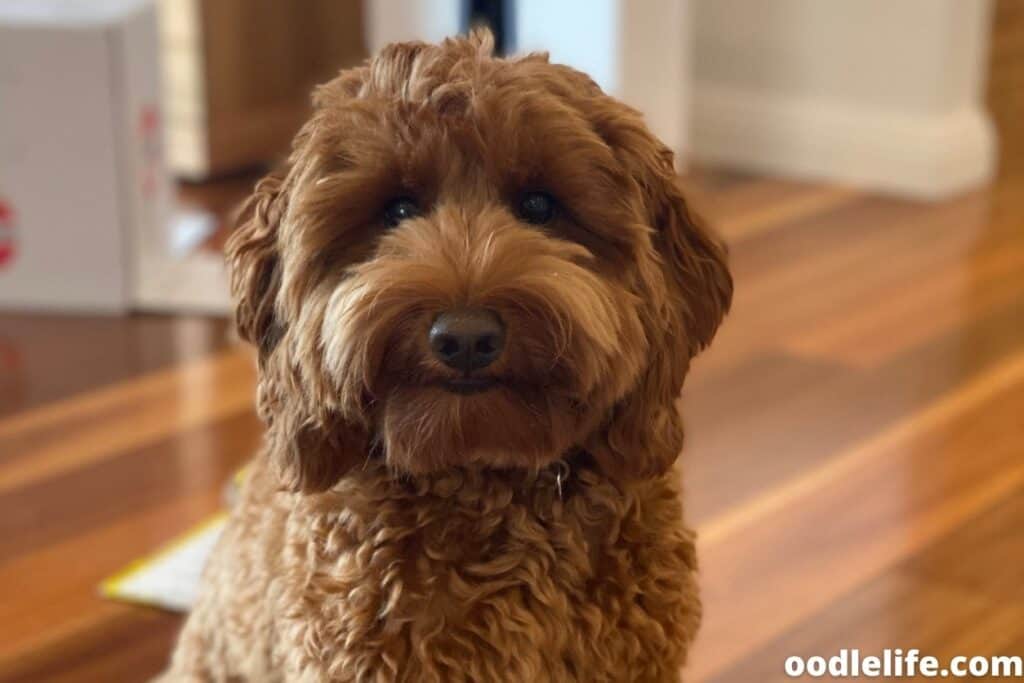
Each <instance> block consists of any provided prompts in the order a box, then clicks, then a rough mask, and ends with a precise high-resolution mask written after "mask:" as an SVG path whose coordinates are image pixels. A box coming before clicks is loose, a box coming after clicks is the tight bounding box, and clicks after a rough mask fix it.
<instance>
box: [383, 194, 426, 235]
mask: <svg viewBox="0 0 1024 683" xmlns="http://www.w3.org/2000/svg"><path fill="white" fill-rule="evenodd" d="M419 215H420V207H419V204H417V203H416V200H415V199H411V198H409V197H399V198H398V199H394V200H392V201H391V202H390V203H388V205H387V206H386V207H384V222H385V223H386V224H387V225H388V227H392V228H393V227H395V226H396V225H398V224H399V223H401V222H402V221H404V220H406V219H409V218H415V217H416V216H419Z"/></svg>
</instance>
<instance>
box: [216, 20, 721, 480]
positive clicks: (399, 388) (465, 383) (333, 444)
mask: <svg viewBox="0 0 1024 683" xmlns="http://www.w3.org/2000/svg"><path fill="white" fill-rule="evenodd" d="M489 52H490V49H489V45H488V39H487V37H486V36H480V35H477V36H474V37H471V38H470V39H464V40H455V41H446V42H445V43H443V44H442V45H440V46H430V45H423V44H402V45H394V46H391V47H389V48H387V49H385V50H384V51H383V53H382V54H381V55H380V56H378V57H376V58H375V59H373V60H372V61H371V62H370V63H369V64H368V65H367V66H365V67H362V68H359V69H355V70H352V71H348V72H344V73H342V74H341V76H339V77H338V78H337V79H335V80H334V81H332V82H330V83H328V84H327V85H325V86H323V87H322V88H321V89H320V90H319V91H318V93H317V95H316V98H315V113H314V115H313V117H312V119H311V120H310V122H309V123H308V124H307V125H306V126H305V127H304V129H303V130H302V132H301V133H300V134H299V136H298V137H297V139H296V141H295V145H294V151H293V154H292V156H291V158H290V160H289V165H288V168H287V169H286V170H285V171H283V172H282V173H280V174H276V175H271V176H269V177H268V178H266V179H264V180H263V181H261V183H260V184H259V185H258V187H257V190H256V194H255V195H254V197H253V198H252V200H251V201H250V204H249V210H248V218H247V222H245V223H244V224H243V225H242V226H241V227H240V228H239V230H238V231H237V232H236V234H235V235H234V236H233V237H232V239H231V241H230V243H229V245H228V258H229V264H230V266H231V272H232V286H233V291H234V294H235V297H236V299H237V304H238V308H237V318H238V324H239V329H240V330H241V333H242V335H243V337H245V338H247V339H248V340H250V341H252V342H253V343H255V344H256V345H257V347H258V348H259V352H260V408H261V414H262V415H263V417H264V418H265V419H266V420H267V421H268V422H269V424H270V436H271V439H273V444H272V448H273V451H274V453H275V454H277V456H278V457H279V458H280V459H281V464H282V465H283V468H284V471H285V473H286V475H288V477H289V478H290V482H291V484H292V485H293V486H295V487H297V488H301V489H305V490H317V489H323V488H325V487H328V486H330V485H331V484H333V483H334V482H335V481H336V480H337V479H338V477H340V476H341V475H342V474H343V473H344V472H345V471H346V470H347V469H348V468H350V467H353V466H360V465H361V463H362V462H363V461H365V459H366V458H367V457H372V456H373V455H377V456H382V457H385V458H386V459H387V462H388V464H389V465H391V466H392V467H393V468H395V469H396V470H398V471H402V472H409V473H421V472H430V471H433V470H436V469H439V468H443V467H448V466H452V465H474V464H477V465H482V466H490V467H539V466H543V465H545V464H547V463H549V462H551V461H553V460H555V459H558V458H560V457H562V456H564V455H565V454H566V453H568V452H570V451H573V450H576V449H580V450H585V451H588V452H589V453H590V454H591V455H592V456H593V457H594V459H595V460H596V461H597V462H598V463H599V464H600V465H601V466H602V467H604V468H607V469H608V470H609V471H610V472H612V473H614V474H616V475H621V476H628V475H636V476H644V475H649V474H654V473H657V472H660V471H663V470H664V469H665V468H666V467H667V466H668V465H669V464H671V462H672V461H673V460H674V459H675V457H676V454H677V453H678V451H679V448H680V447H681V444H682V428H681V425H680V420H679V416H678V414H677V412H676V409H675V404H674V403H675V399H676V397H677V396H678V394H679V391H680V389H681V387H682V382H683V377H684V375H685V373H686V370H687V367H688V365H689V360H690V358H691V357H692V356H693V355H694V354H695V353H696V352H697V351H698V350H699V349H701V348H702V347H703V346H704V345H706V344H707V343H708V342H709V341H710V340H711V337H712V335H713V334H714V331H715V329H716V327H717V326H718V323H719V321H720V320H721V317H722V315H723V314H724V312H725V310H726V309H727V307H728V305H729V300H730V297H731V287H732V285H731V280H730V277H729V274H728V271H727V269H726V267H725V264H724V254H723V251H722V249H721V248H720V246H719V245H718V244H716V243H715V242H714V241H713V240H712V239H711V238H710V237H709V236H708V235H707V234H706V233H705V232H704V231H703V230H702V229H700V228H699V227H698V226H696V225H695V224H694V223H693V222H692V221H691V220H690V218H689V216H688V214H687V211H686V207H685V205H684V203H683V199H682V197H681V195H680V192H679V188H678V186H677V182H676V178H675V174H674V170H673V168H672V155H671V152H669V151H668V150H667V149H666V148H665V147H664V146H663V145H661V144H660V143H659V142H657V141H656V140H655V139H654V138H653V137H652V136H651V134H650V133H649V132H648V131H647V130H646V128H645V127H644V125H643V123H642V121H641V118H640V116H639V115H638V114H637V113H636V112H634V111H633V110H631V109H629V108H627V107H625V106H624V105H622V104H620V103H618V102H616V101H614V100H612V99H611V98H609V97H607V96H606V95H604V94H603V93H601V91H600V90H599V89H598V88H597V86H596V85H594V84H593V83H592V81H590V80H589V79H588V78H587V77H586V76H584V75H582V74H580V73H578V72H575V71H573V70H571V69H569V68H566V67H562V66H556V65H552V64H549V63H548V62H547V59H546V58H545V57H541V56H533V57H528V58H524V59H521V60H516V61H504V60H498V59H494V58H492V57H491V56H490V54H489Z"/></svg>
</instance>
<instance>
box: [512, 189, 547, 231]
mask: <svg viewBox="0 0 1024 683" xmlns="http://www.w3.org/2000/svg"><path fill="white" fill-rule="evenodd" d="M519 217H520V218H522V219H523V220H524V221H526V222H527V223H533V224H535V225H543V224H544V223H547V222H549V221H550V220H551V219H552V218H554V217H555V200H554V199H552V198H551V195H548V194H544V193H543V192H527V193H526V194H524V195H523V196H522V197H521V198H520V199H519Z"/></svg>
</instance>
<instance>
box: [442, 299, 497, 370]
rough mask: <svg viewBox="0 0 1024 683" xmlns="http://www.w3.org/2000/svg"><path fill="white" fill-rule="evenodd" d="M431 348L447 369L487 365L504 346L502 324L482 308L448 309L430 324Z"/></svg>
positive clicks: (477, 368)
mask: <svg viewBox="0 0 1024 683" xmlns="http://www.w3.org/2000/svg"><path fill="white" fill-rule="evenodd" d="M430 348H431V349H433V351H434V355H435V356H437V359H438V360H440V361H441V362H442V363H444V364H445V365H447V366H448V367H450V368H454V369H456V370H461V371H463V372H465V373H470V372H472V371H473V370H479V369H481V368H486V367H487V366H488V365H490V364H491V363H493V362H494V361H496V360H497V359H498V357H499V356H500V355H501V351H502V349H503V348H505V325H504V324H503V323H502V322H501V318H499V317H498V315H497V314H496V313H494V312H493V311H488V310H485V309H482V308H472V309H463V310H458V311H449V312H447V313H442V314H441V315H439V316H437V318H436V319H435V320H434V324H433V325H431V326H430Z"/></svg>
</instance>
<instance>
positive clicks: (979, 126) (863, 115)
mask: <svg viewBox="0 0 1024 683" xmlns="http://www.w3.org/2000/svg"><path fill="white" fill-rule="evenodd" d="M693 105H694V110H693V129H692V134H691V137H690V146H691V147H690V153H691V155H692V156H693V158H695V159H697V160H698V161H702V162H707V163H713V164H720V165H729V166H737V167H740V168H743V169H749V170H753V171H761V172H766V173H773V174H781V175H788V176H795V177H806V178H813V179H817V180H828V181H833V182H837V183H843V184H850V185H855V186H858V187H863V188H866V189H871V190H879V191H882V192H889V193H894V194H900V195H905V196H910V197H914V198H921V199H938V198H942V197H947V196H950V195H952V194H955V193H958V192H961V191H964V190H967V189H970V188H972V187H975V186H977V185H980V184H982V183H984V182H986V181H987V180H989V179H990V178H991V177H992V175H993V173H994V171H995V167H996V151H995V150H996V140H995V132H994V128H993V126H992V123H991V121H990V120H989V118H988V115H987V114H986V113H985V112H983V111H982V110H981V109H980V108H968V109H964V110H960V111H957V112H954V113H952V114H947V115H941V116H933V115H928V114H927V113H921V114H908V113H905V112H899V113H894V112H888V111H879V110H876V109H868V108H864V109H857V108H851V107H848V106H845V105H843V104H841V103H840V104H837V103H835V102H829V101H822V100H815V99H808V98H800V97H795V96H788V95H779V94H775V93H761V92H748V91H742V90H739V89H736V88H733V87H729V86H721V85H718V84H708V83H697V84H696V87H695V92H694V98H693Z"/></svg>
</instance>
